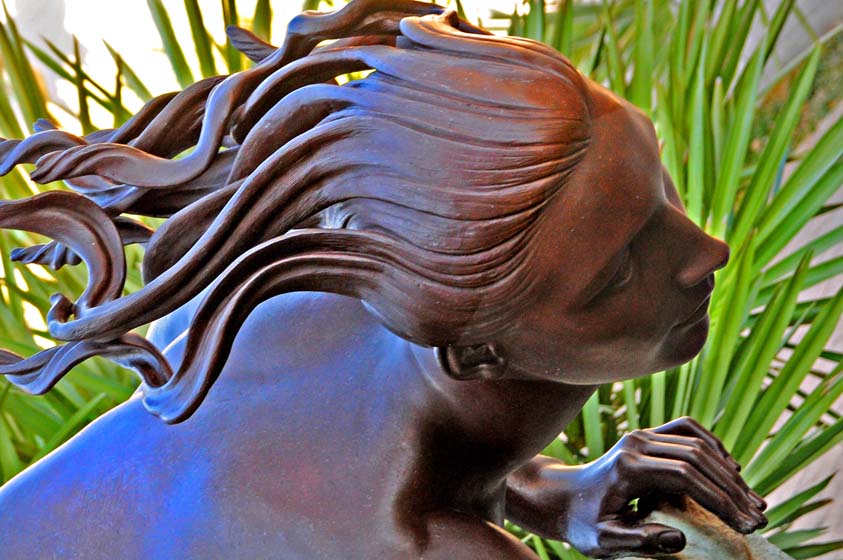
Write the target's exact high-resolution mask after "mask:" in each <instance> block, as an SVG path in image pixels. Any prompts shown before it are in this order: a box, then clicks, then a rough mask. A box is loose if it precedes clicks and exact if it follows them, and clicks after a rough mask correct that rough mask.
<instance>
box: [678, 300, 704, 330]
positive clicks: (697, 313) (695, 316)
mask: <svg viewBox="0 0 843 560" xmlns="http://www.w3.org/2000/svg"><path fill="white" fill-rule="evenodd" d="M710 300H711V296H708V297H706V298H705V299H704V300H702V302H700V304H699V306H697V308H696V309H695V310H694V312H693V313H691V315H690V317H688V318H687V319H685V320H684V321H682V322H681V323H679V324H678V325H676V326H677V327H687V326H690V325H694V324H696V323H698V322H699V321H700V320H701V319H702V318H703V317H706V316H707V315H708V303H709V301H710Z"/></svg>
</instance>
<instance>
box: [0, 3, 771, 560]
mask: <svg viewBox="0 0 843 560" xmlns="http://www.w3.org/2000/svg"><path fill="white" fill-rule="evenodd" d="M232 36H233V38H234V40H235V42H236V44H237V45H239V46H240V47H241V48H242V50H243V51H244V52H246V53H247V54H248V55H249V56H250V57H251V58H252V59H254V60H255V61H256V62H257V64H256V65H255V66H254V67H253V68H251V69H249V70H247V71H244V72H241V73H238V74H235V75H232V76H227V77H218V78H212V79H208V80H203V81H201V82H198V83H197V84H194V85H193V86H191V87H189V88H187V89H186V90H185V91H183V92H181V93H178V94H177V95H165V96H162V97H159V98H157V99H155V100H153V101H151V102H150V103H148V104H147V105H146V106H145V107H144V108H143V109H141V110H140V111H139V112H138V114H137V115H135V117H134V118H133V119H132V120H130V121H129V122H128V123H127V124H125V125H124V126H122V127H121V128H119V129H116V130H104V131H99V132H95V133H93V134H91V135H89V136H87V137H84V138H83V137H78V136H74V135H71V134H68V133H66V132H63V131H59V130H54V129H52V127H51V126H50V125H49V124H48V123H39V124H38V126H37V129H38V130H39V132H37V133H36V134H34V135H33V136H31V137H29V138H27V139H25V140H22V141H19V140H10V141H6V142H4V143H3V144H2V145H0V160H2V161H0V172H2V173H7V172H8V171H9V170H10V169H11V168H12V167H13V166H14V165H15V164H18V163H21V162H37V167H36V169H35V171H34V172H33V173H32V177H33V179H35V180H37V181H39V182H42V183H46V182H50V181H55V180H59V179H62V180H65V181H66V182H67V184H68V185H69V186H70V187H71V188H72V189H73V190H74V191H75V192H58V191H56V192H49V193H46V194H42V195H39V196H35V197H33V198H30V199H26V200H19V201H4V202H2V203H0V226H2V227H5V228H18V229H24V230H29V231H34V232H38V233H42V234H45V235H47V236H49V237H51V238H52V239H54V240H55V241H54V242H53V243H50V244H48V245H45V246H39V247H34V248H26V249H21V250H19V251H17V252H16V253H15V255H14V256H15V258H16V259H17V260H19V261H23V262H40V263H46V264H52V265H53V266H61V265H62V264H65V263H71V264H73V263H76V262H79V259H81V260H83V261H84V262H85V264H86V265H87V267H88V269H89V271H90V280H89V283H88V287H87V289H86V290H85V292H84V293H83V294H82V295H81V296H80V297H79V298H78V299H76V301H71V300H70V299H69V298H67V297H65V296H56V297H55V298H54V300H53V308H52V311H51V312H50V316H49V329H50V332H51V334H52V335H53V336H54V337H56V338H57V339H59V340H63V341H66V342H65V344H64V345H62V346H58V347H56V348H53V349H49V350H45V351H43V352H41V353H39V354H38V355H36V356H33V357H29V358H22V357H20V356H17V355H15V354H13V353H11V352H5V351H4V352H2V353H0V373H3V374H5V375H7V376H8V379H10V380H11V381H12V382H13V383H15V384H16V385H17V386H19V387H21V388H23V389H25V390H28V391H30V392H35V393H41V392H44V391H47V390H49V388H50V387H51V386H52V385H53V384H54V383H55V382H56V381H57V380H58V379H60V378H61V377H62V376H63V375H64V374H65V373H66V372H67V371H68V370H69V369H70V368H71V367H73V366H74V365H75V364H77V363H79V362H80V361H82V360H84V359H86V358H88V357H90V356H94V355H101V356H106V357H108V358H110V359H113V360H116V361H117V362H119V363H121V364H124V365H126V366H127V367H130V368H133V369H135V370H136V371H137V372H138V373H139V375H140V376H141V378H142V380H143V383H142V386H141V390H140V391H139V394H138V395H137V396H136V397H135V398H133V399H131V400H130V401H129V402H127V403H125V404H123V405H122V406H120V407H118V408H116V409H115V410H113V411H112V412H110V413H108V414H107V415H105V416H104V417H102V418H100V419H99V420H97V421H96V422H94V423H93V424H92V425H91V426H90V427H88V428H87V429H85V430H84V431H83V432H82V433H80V434H79V435H78V436H77V437H75V438H74V439H73V440H72V441H70V442H69V443H68V444H66V445H65V446H63V447H62V448H61V449H60V450H58V451H57V452H55V453H54V454H52V455H50V456H49V457H47V458H45V459H44V460H42V461H41V462H39V463H38V464H36V465H35V466H34V467H32V468H30V469H28V470H27V471H25V472H24V473H22V474H21V475H19V476H18V477H17V478H15V479H13V480H12V481H11V482H10V483H8V484H7V485H6V486H5V487H4V488H3V489H2V491H0V542H2V555H3V558H5V559H15V560H18V559H25V560H33V559H36V558H38V559H41V558H115V557H120V558H156V559H157V558H162V559H163V558H168V559H169V558H174V559H175V558H178V559H183V558H250V559H253V558H283V559H308V560H309V559H328V558H330V559H361V560H368V559H387V558H390V559H391V558H402V559H403V558H425V559H439V558H443V559H448V560H458V559H478V558H495V559H504V560H506V559H533V560H535V558H536V556H535V555H534V554H533V553H532V552H531V551H530V550H529V549H527V547H525V546H524V545H523V544H521V543H520V542H519V541H518V540H517V539H514V538H513V537H511V536H509V535H508V534H507V533H506V532H504V531H503V530H502V529H501V526H502V524H503V521H504V519H505V518H508V519H510V520H511V521H513V522H514V523H517V524H518V525H520V526H522V527H524V528H526V529H529V530H531V531H534V532H536V533H538V534H541V535H545V536H548V537H552V538H557V539H564V540H567V541H569V542H571V543H572V544H573V545H575V546H576V547H577V548H579V549H580V550H581V551H583V552H585V553H587V554H590V555H593V556H598V557H606V558H608V557H617V556H621V555H624V554H629V553H635V554H638V555H644V556H650V555H657V554H661V553H670V552H675V551H678V550H679V549H681V548H682V547H683V546H684V544H685V539H684V536H683V534H682V533H681V532H679V531H678V530H676V529H672V528H669V527H667V526H664V525H659V524H649V523H642V522H640V521H639V517H636V514H634V513H633V512H632V511H630V508H629V503H630V500H632V499H633V498H641V500H640V502H639V506H640V507H639V513H638V514H637V515H640V514H641V513H642V512H644V511H646V509H647V504H648V503H651V502H655V501H656V500H657V499H661V498H663V497H664V496H679V495H688V496H690V497H692V498H693V499H694V500H696V501H697V502H699V503H700V504H702V505H703V506H704V507H705V508H706V509H708V510H710V511H711V512H713V513H714V514H716V515H717V516H718V517H719V518H721V519H722V520H723V521H724V522H725V523H727V524H728V525H729V526H731V527H733V528H734V529H736V530H738V531H740V532H743V533H748V532H751V531H753V530H754V529H756V528H758V527H760V526H762V525H763V524H764V522H765V520H764V516H763V514H762V513H761V510H763V508H764V504H763V501H762V500H761V499H760V498H759V497H758V496H757V495H756V494H754V493H753V492H752V491H751V490H750V489H749V488H748V487H747V486H746V484H745V483H744V482H743V481H742V479H741V478H740V476H739V474H738V472H737V468H736V464H735V462H734V461H733V460H732V459H731V458H730V457H729V456H728V454H727V453H726V452H725V450H724V449H723V446H722V445H721V444H720V443H719V442H718V441H717V440H716V439H715V438H714V437H713V436H712V435H711V434H709V433H708V432H707V431H706V430H704V429H703V428H702V427H700V426H699V425H697V424H696V423H694V422H693V421H691V420H688V419H683V420H678V421H674V422H672V423H671V424H668V425H666V426H663V427H661V428H657V429H653V430H646V431H639V432H635V433H633V434H631V435H629V436H627V437H625V438H624V439H623V440H622V441H621V442H620V443H619V444H618V445H617V446H616V447H615V448H614V449H612V450H611V451H610V452H609V453H608V454H606V455H605V456H604V457H602V458H600V459H599V460H597V461H596V462H594V463H592V464H589V465H586V466H584V467H573V466H565V465H563V464H560V463H559V462H558V461H555V460H553V459H550V458H547V457H543V456H540V455H537V454H539V453H540V452H541V450H542V449H543V448H544V447H545V446H546V445H547V444H548V443H549V442H551V441H552V440H553V439H554V437H556V435H557V434H558V433H559V432H560V431H561V430H562V429H563V428H564V427H565V425H566V424H567V423H568V422H569V421H570V420H571V419H572V418H573V417H574V416H575V415H576V413H577V412H578V411H579V409H580V408H581V407H582V405H583V403H584V402H585V401H586V399H588V397H589V395H591V394H592V392H593V391H594V390H595V388H596V386H597V385H598V384H600V383H604V382H608V381H614V380H620V379H626V378H630V377H634V376H640V375H644V374H646V373H649V372H653V371H657V370H661V369H664V368H668V367H671V366H675V365H677V364H680V363H683V362H685V361H687V360H689V359H690V358H692V357H693V356H694V355H696V354H697V353H698V352H699V350H700V348H701V347H702V345H703V343H704V341H705V338H706V335H707V331H708V318H707V314H706V310H707V305H708V298H709V295H710V293H711V290H712V288H713V276H712V273H713V272H714V271H715V270H716V269H718V268H720V267H722V266H724V265H725V263H726V261H727V259H728V249H727V247H726V245H725V244H724V243H722V242H721V241H719V240H716V239H713V238H711V237H709V236H708V235H706V234H705V233H704V232H703V231H702V230H700V229H699V228H698V227H697V226H696V225H695V224H694V223H693V222H691V220H689V219H688V218H687V217H686V216H685V212H684V210H683V208H682V204H681V202H680V200H679V198H678V195H677V193H676V190H675V189H674V187H673V185H672V183H671V180H670V177H668V176H667V174H666V172H665V171H664V169H663V167H662V166H661V164H660V162H659V153H658V145H657V142H656V137H655V134H654V131H653V127H652V124H651V123H650V121H649V120H648V119H647V118H646V117H645V116H644V115H643V114H642V113H641V112H639V111H638V110H636V109H635V108H634V107H632V106H631V105H630V104H629V103H627V102H626V101H624V100H623V99H619V98H618V97H616V96H615V95H613V94H612V93H610V92H609V91H607V90H606V89H604V88H603V87H601V86H600V85H598V84H596V83H594V82H591V81H589V80H588V79H586V78H585V77H583V76H582V75H580V74H579V73H578V72H577V71H576V70H575V69H574V68H573V67H572V66H571V65H570V63H569V62H568V61H567V60H565V59H564V58H563V57H561V56H560V55H558V54H557V53H556V52H555V51H553V50H552V49H550V48H548V47H545V46H543V45H541V44H538V43H535V42H533V41H530V40H526V39H518V38H501V37H494V36H491V35H489V34H487V33H486V32H485V31H483V30H480V29H477V28H475V27H473V26H471V25H469V24H467V23H465V22H463V21H460V20H459V19H458V18H457V17H456V15H455V14H454V13H453V12H446V11H444V10H443V9H442V8H440V7H438V6H436V5H433V4H429V3H423V2H411V1H407V0H389V1H386V0H357V1H356V2H352V3H351V4H350V5H349V6H348V7H346V8H343V9H342V10H340V11H338V12H335V13H332V14H316V13H308V14H304V15H302V16H300V17H299V18H296V19H295V20H294V21H293V22H292V23H291V25H290V28H289V32H288V36H287V38H286V40H285V42H284V44H283V46H282V47H281V48H277V49H276V48H275V47H271V46H269V45H267V44H264V43H263V42H261V41H260V40H258V39H257V38H256V37H254V36H252V35H250V34H249V33H248V32H245V31H243V30H236V29H235V30H232ZM329 39H338V41H336V42H333V43H324V41H325V40H329ZM369 69H370V70H374V72H373V73H371V74H369V75H368V76H367V77H365V78H364V79H359V80H356V81H353V82H350V83H348V84H347V85H344V86H338V85H337V84H336V83H335V82H334V80H333V79H334V78H335V77H336V76H339V75H342V74H346V73H348V72H352V71H361V70H369ZM188 149H192V151H191V152H190V153H189V155H186V156H184V157H180V158H178V159H174V158H175V156H176V155H178V154H182V153H183V152H184V151H185V150H188ZM123 214H142V215H149V216H165V217H168V219H167V221H166V222H165V223H164V225H163V226H161V227H160V228H159V229H158V230H157V231H155V232H152V231H150V230H148V229H147V228H146V227H144V226H142V225H141V224H139V223H138V222H135V221H133V220H131V219H129V218H127V217H125V216H123ZM128 243H145V244H146V254H145V258H144V263H143V265H144V275H145V280H146V282H147V284H146V286H145V287H144V288H143V289H142V290H141V291H139V292H137V293H134V294H131V295H128V296H124V295H121V294H122V289H123V284H124V271H125V262H124V254H123V248H122V246H123V245H125V244H128ZM152 321H154V323H153V326H152V328H151V330H150V333H149V336H148V340H147V339H144V338H142V337H141V336H139V335H137V334H132V333H130V331H131V329H134V328H136V327H139V326H141V325H144V324H147V323H150V322H152ZM200 405H201V406H200ZM150 412H151V413H152V414H150ZM162 420H163V421H162ZM115 544H117V545H118V546H119V551H117V552H115V549H114V546H115Z"/></svg>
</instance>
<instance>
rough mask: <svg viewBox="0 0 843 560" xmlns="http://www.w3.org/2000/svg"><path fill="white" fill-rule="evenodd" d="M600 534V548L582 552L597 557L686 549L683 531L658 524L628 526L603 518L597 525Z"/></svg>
mask: <svg viewBox="0 0 843 560" xmlns="http://www.w3.org/2000/svg"><path fill="white" fill-rule="evenodd" d="M597 535H598V537H597V538H598V548H597V550H591V551H583V552H585V553H586V554H588V555H589V556H593V557H595V558H617V557H619V556H627V555H636V556H656V555H663V554H675V553H677V552H679V551H681V550H682V549H683V548H685V535H683V534H682V531H679V530H678V529H674V528H672V527H668V526H667V525H660V524H657V523H648V524H641V525H626V524H624V523H622V522H620V521H616V520H612V521H604V522H602V523H600V524H599V525H598V527H597Z"/></svg>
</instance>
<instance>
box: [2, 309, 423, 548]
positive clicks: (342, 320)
mask: <svg viewBox="0 0 843 560" xmlns="http://www.w3.org/2000/svg"><path fill="white" fill-rule="evenodd" d="M185 313H189V310H186V309H185V310H181V311H179V312H176V313H174V314H173V316H170V317H168V318H166V319H164V322H163V324H159V325H157V326H156V328H155V330H154V331H153V333H152V334H151V339H152V340H153V341H154V342H156V343H164V342H166V338H167V337H165V336H163V335H165V334H172V333H173V332H175V331H177V330H178V329H177V328H174V327H175V326H177V325H178V324H179V323H180V321H181V320H182V319H183V314H185ZM327 314H330V316H328V315H327ZM352 350H353V353H352V352H351V351H352ZM179 351H180V349H179V348H178V347H177V346H174V348H172V349H171V350H170V351H168V353H167V354H168V357H169V358H171V359H172V360H173V361H174V362H175V363H177V362H178V357H177V354H178V352H179ZM320 361H321V363H318V362H320ZM412 366H413V358H412V355H411V354H409V350H408V348H407V343H406V342H404V341H403V340H401V339H399V338H398V337H396V336H395V335H393V334H391V333H389V332H388V331H386V329H384V328H383V327H382V326H381V324H380V323H379V322H378V321H377V320H375V319H374V317H371V315H370V313H369V312H367V311H366V310H365V309H364V308H363V306H362V304H361V303H360V302H359V301H356V300H352V299H350V298H344V297H341V296H332V295H326V294H315V293H302V294H296V295H288V296H282V297H280V298H275V299H273V300H270V301H268V302H266V303H265V304H263V305H262V306H261V307H260V308H258V309H257V310H256V311H255V313H253V314H252V316H251V317H250V318H249V320H248V321H247V323H246V324H245V325H244V328H243V330H242V331H241V334H240V336H239V337H238V339H237V341H236V342H235V345H234V348H233V351H232V355H231V358H230V359H229V361H228V363H227V365H226V367H225V369H224V370H223V373H222V374H221V376H220V379H219V381H218V382H217V384H215V386H214V388H213V389H212V390H211V391H210V393H209V395H208V398H207V400H206V401H205V403H204V404H203V406H202V407H201V408H200V409H199V410H198V411H197V413H196V414H195V415H194V416H193V417H191V419H190V420H188V421H186V422H184V423H181V424H178V425H167V424H165V423H163V422H161V421H160V420H159V419H157V418H155V417H153V416H152V415H150V414H149V413H148V412H147V411H146V410H145V409H144V408H143V405H142V403H141V401H140V399H139V398H133V399H131V400H130V401H129V402H127V403H125V404H123V405H122V406H120V407H118V408H116V409H115V410H113V411H111V412H110V413H109V414H107V415H105V416H104V417H102V418H101V419H99V420H98V421H96V422H95V423H93V424H92V425H91V426H90V427H88V428H87V429H86V430H84V431H83V432H82V433H80V434H79V435H78V436H77V437H75V438H74V439H72V440H71V441H70V442H68V443H67V444H66V445H65V446H63V447H61V448H60V449H59V450H58V451H56V452H55V453H54V454H52V455H51V456H50V457H48V458H47V459H46V460H44V461H42V462H40V463H39V464H38V465H37V466H36V467H34V468H32V469H30V470H28V471H26V472H25V473H24V474H23V475H21V476H20V477H18V478H17V479H15V480H13V481H12V482H10V483H9V484H8V485H7V486H6V487H4V489H3V492H2V493H0V527H3V528H4V529H3V533H4V534H3V538H2V541H3V543H4V558H9V559H17V558H21V559H27V560H31V559H32V558H50V557H57V558H58V557H60V558H73V557H84V558H92V557H97V556H98V555H99V556H100V557H102V558H113V557H114V554H115V551H113V550H102V548H101V545H100V544H98V543H101V542H102V533H103V532H107V533H110V534H113V535H114V537H115V542H119V543H120V547H121V552H120V557H122V558H133V557H137V558H215V557H223V556H225V557H232V556H231V555H232V554H234V555H235V556H234V557H249V558H262V557H267V558H274V557H278V551H279V550H283V551H284V556H283V557H284V558H299V557H300V558H320V557H326V558H327V557H330V558H336V557H349V558H351V557H353V558H363V557H367V556H368V555H369V554H375V553H377V554H378V555H380V556H382V557H387V558H388V557H390V555H394V556H395V557H400V556H401V553H402V551H403V552H404V553H405V554H406V553H407V550H406V548H405V547H406V546H409V542H408V541H406V539H408V538H409V537H410V534H409V533H407V532H408V531H412V529H413V528H412V527H410V526H409V525H408V526H404V527H401V526H400V525H401V524H402V521H401V519H400V517H401V516H400V515H399V514H398V512H397V511H396V503H395V502H396V500H397V499H398V498H399V497H400V496H401V493H402V489H404V488H408V487H409V486H411V485H413V484H422V483H424V481H423V480H422V479H421V477H419V476H418V475H419V474H420V473H419V472H418V469H415V468H414V467H415V465H414V463H415V462H416V461H417V460H418V457H414V456H413V455H414V453H413V452H412V450H414V449H416V448H417V445H414V444H413V442H412V441H410V440H411V439H413V438H417V437H418V436H419V431H418V426H419V424H420V423H422V422H423V418H421V414H422V408H423V403H424V402H426V401H427V402H429V400H430V399H431V398H433V395H432V392H431V390H430V388H429V387H428V386H427V385H426V383H425V381H424V378H423V376H421V375H419V373H418V371H417V368H413V367H412ZM363 369H365V370H366V371H365V375H364V374H362V372H361V370H363ZM70 465H72V468H70ZM4 501H6V503H9V504H15V507H3V502H4ZM20 504H29V507H28V508H26V509H25V510H22V509H21V507H20ZM402 506H403V507H404V508H405V509H406V506H407V504H406V503H404V504H402ZM420 507H424V506H423V505H421V504H420ZM6 517H8V519H6ZM375 527H377V530H375V529H374V528H375ZM387 527H391V528H392V531H388V532H385V531H384V529H385V528H387ZM33 535H38V537H37V538H34V537H33ZM208 535H214V539H213V540H209V539H208V538H207V536H208ZM88 537H89V538H88ZM379 541H380V542H379ZM354 543H359V546H361V547H364V548H365V552H364V551H363V549H361V550H359V551H353V550H352V549H353V548H354ZM16 546H19V547H21V548H19V549H18V548H16ZM32 547H35V549H34V550H33V548H32ZM279 547H281V548H279ZM390 551H391V552H390ZM384 554H386V556H384Z"/></svg>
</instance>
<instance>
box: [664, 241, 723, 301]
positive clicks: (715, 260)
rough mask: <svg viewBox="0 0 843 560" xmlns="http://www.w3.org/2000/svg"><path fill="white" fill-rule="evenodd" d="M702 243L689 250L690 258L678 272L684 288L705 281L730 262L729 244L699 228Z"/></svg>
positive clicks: (681, 285)
mask: <svg viewBox="0 0 843 560" xmlns="http://www.w3.org/2000/svg"><path fill="white" fill-rule="evenodd" d="M699 233H700V237H701V238H702V240H701V242H700V243H697V244H696V247H695V248H693V249H691V250H690V251H689V252H688V259H687V261H686V263H685V264H684V266H682V268H681V269H680V271H679V272H678V273H677V274H676V277H675V278H676V283H677V284H679V286H680V287H681V288H683V289H687V288H693V287H694V286H696V285H697V284H699V283H700V282H702V281H704V280H705V279H706V278H708V277H709V275H710V274H711V273H712V272H714V271H715V270H719V269H721V268H723V267H724V266H726V263H727V262H729V246H728V245H726V243H724V242H723V241H721V240H719V239H717V238H715V237H711V236H710V235H708V234H707V233H705V232H704V231H702V230H699Z"/></svg>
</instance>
